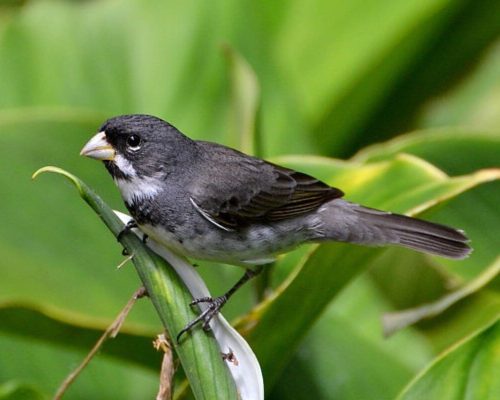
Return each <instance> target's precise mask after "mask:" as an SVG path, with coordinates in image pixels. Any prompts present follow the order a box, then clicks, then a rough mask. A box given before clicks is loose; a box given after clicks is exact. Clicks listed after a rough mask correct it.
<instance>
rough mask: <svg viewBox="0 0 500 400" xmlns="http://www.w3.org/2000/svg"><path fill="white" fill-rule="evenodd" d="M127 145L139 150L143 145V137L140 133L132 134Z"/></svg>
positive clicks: (131, 148)
mask: <svg viewBox="0 0 500 400" xmlns="http://www.w3.org/2000/svg"><path fill="white" fill-rule="evenodd" d="M127 146H128V147H129V149H130V150H139V148H140V147H141V137H140V136H138V135H130V136H129V137H128V138H127Z"/></svg>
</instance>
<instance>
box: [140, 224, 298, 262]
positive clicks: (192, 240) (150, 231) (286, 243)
mask: <svg viewBox="0 0 500 400" xmlns="http://www.w3.org/2000/svg"><path fill="white" fill-rule="evenodd" d="M140 228H141V230H142V231H143V232H145V233H146V234H147V235H148V236H150V237H152V238H153V239H154V240H156V241H157V242H160V243H161V244H163V245H164V246H165V247H167V248H169V249H171V250H172V251H174V252H176V253H178V254H182V255H184V256H186V257H192V258H196V259H200V260H211V261H219V262H223V263H228V264H240V265H241V264H243V265H258V264H267V263H270V262H272V261H274V259H275V257H276V255H277V254H279V253H282V252H285V251H288V250H290V249H292V248H294V247H295V246H297V245H298V244H300V243H302V242H303V241H304V240H306V238H305V237H304V235H303V234H300V233H299V232H295V233H293V232H292V233H290V232H289V231H288V232H286V231H280V230H276V229H274V228H271V227H269V226H266V225H259V226H253V227H251V228H249V229H246V230H243V231H239V232H236V231H233V232H226V231H223V230H221V229H220V230H219V229H214V228H213V227H211V229H207V230H200V231H198V232H194V231H193V230H183V229H182V227H179V228H176V229H175V232H172V231H170V230H167V229H165V228H164V227H162V226H159V225H157V226H152V225H149V224H145V225H140Z"/></svg>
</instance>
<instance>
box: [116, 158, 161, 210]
mask: <svg viewBox="0 0 500 400" xmlns="http://www.w3.org/2000/svg"><path fill="white" fill-rule="evenodd" d="M113 161H114V163H115V164H116V166H117V167H118V168H119V169H120V171H121V172H122V173H123V175H125V176H126V177H127V179H119V178H115V182H116V185H117V186H118V188H119V189H120V192H121V194H122V197H123V200H125V201H126V202H127V203H128V204H134V203H137V202H140V201H143V200H146V199H150V198H152V197H154V196H155V195H156V194H157V193H159V192H160V189H161V182H160V181H159V179H158V177H156V176H154V177H138V176H137V171H136V170H135V169H134V167H133V166H132V164H131V163H130V161H128V160H127V159H126V158H125V157H123V156H122V155H120V154H117V155H116V156H115V159H114V160H113Z"/></svg>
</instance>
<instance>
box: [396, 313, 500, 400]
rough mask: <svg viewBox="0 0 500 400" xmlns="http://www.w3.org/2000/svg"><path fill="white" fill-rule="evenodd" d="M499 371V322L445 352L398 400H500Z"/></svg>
mask: <svg viewBox="0 0 500 400" xmlns="http://www.w3.org/2000/svg"><path fill="white" fill-rule="evenodd" d="M499 368H500V323H499V322H496V323H494V324H493V325H491V326H490V327H489V328H487V329H485V330H484V331H482V332H479V333H476V334H475V335H472V336H471V337H469V338H467V339H466V340H464V341H462V342H461V343H458V344H457V345H456V346H454V347H452V348H451V349H449V350H447V351H446V352H444V353H443V354H442V355H441V356H439V357H438V358H437V359H436V360H435V361H434V362H433V363H432V364H431V365H430V366H429V368H427V369H426V370H425V371H424V372H423V373H421V374H420V375H419V376H417V378H416V379H415V380H414V381H413V382H411V383H410V384H409V386H408V387H407V388H406V389H405V390H404V391H403V392H402V393H401V395H400V396H399V397H398V399H400V400H411V399H419V400H420V399H429V400H434V399H435V400H438V399H449V400H455V399H457V400H459V399H460V400H462V399H481V400H489V399H491V400H493V399H498V397H499V396H500V380H498V370H499Z"/></svg>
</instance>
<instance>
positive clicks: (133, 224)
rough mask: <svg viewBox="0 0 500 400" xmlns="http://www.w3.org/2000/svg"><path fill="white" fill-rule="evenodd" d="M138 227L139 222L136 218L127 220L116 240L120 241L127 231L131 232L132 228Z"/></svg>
mask: <svg viewBox="0 0 500 400" xmlns="http://www.w3.org/2000/svg"><path fill="white" fill-rule="evenodd" d="M134 228H138V226H137V222H135V220H133V219H131V220H130V221H128V222H127V224H126V225H125V226H124V227H123V229H122V230H121V231H120V232H119V233H118V235H116V240H118V241H120V240H121V239H122V237H123V235H125V234H126V233H128V232H130V231H131V230H132V229H134Z"/></svg>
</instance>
